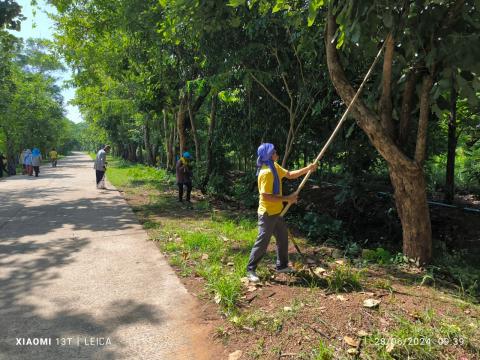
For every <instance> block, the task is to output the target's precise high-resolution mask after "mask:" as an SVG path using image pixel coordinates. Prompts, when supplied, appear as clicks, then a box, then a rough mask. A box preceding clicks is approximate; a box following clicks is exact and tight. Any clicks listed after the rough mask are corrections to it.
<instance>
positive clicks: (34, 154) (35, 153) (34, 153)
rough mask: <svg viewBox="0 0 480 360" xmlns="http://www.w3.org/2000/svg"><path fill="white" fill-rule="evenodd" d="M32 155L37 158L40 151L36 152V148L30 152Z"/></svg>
mask: <svg viewBox="0 0 480 360" xmlns="http://www.w3.org/2000/svg"><path fill="white" fill-rule="evenodd" d="M32 155H33V156H39V155H40V150H38V149H37V148H34V149H33V151H32Z"/></svg>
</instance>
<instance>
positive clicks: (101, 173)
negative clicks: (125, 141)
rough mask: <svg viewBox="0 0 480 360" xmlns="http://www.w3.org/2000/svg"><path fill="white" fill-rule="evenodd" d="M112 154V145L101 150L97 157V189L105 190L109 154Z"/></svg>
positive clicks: (95, 166)
mask: <svg viewBox="0 0 480 360" xmlns="http://www.w3.org/2000/svg"><path fill="white" fill-rule="evenodd" d="M109 152H110V145H105V146H104V147H103V148H101V149H100V150H99V151H98V153H97V156H96V157H95V164H94V166H93V167H94V169H95V175H96V179H97V189H105V180H104V177H105V171H107V154H108V153H109Z"/></svg>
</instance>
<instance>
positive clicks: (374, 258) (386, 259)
mask: <svg viewBox="0 0 480 360" xmlns="http://www.w3.org/2000/svg"><path fill="white" fill-rule="evenodd" d="M362 258H363V259H364V260H365V261H367V262H371V263H375V264H380V265H386V264H391V263H392V254H391V253H390V251H388V250H385V249H384V248H381V247H379V248H376V249H375V250H369V249H364V250H363V251H362Z"/></svg>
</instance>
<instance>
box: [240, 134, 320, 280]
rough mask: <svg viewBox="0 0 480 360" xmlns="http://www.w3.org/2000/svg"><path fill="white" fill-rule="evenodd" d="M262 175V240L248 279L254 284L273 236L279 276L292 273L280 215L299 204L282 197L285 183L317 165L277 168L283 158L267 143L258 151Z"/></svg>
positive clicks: (256, 246) (292, 196)
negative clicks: (284, 204)
mask: <svg viewBox="0 0 480 360" xmlns="http://www.w3.org/2000/svg"><path fill="white" fill-rule="evenodd" d="M257 155H258V159H257V168H258V170H257V175H258V192H259V195H260V197H259V203H258V237H257V240H256V241H255V244H254V245H253V248H252V251H251V253H250V259H249V261H248V265H247V277H248V279H249V280H250V281H251V282H258V281H260V279H259V278H258V276H257V273H256V269H257V266H258V263H259V262H260V260H261V259H262V258H263V256H264V255H265V253H266V251H267V247H268V244H269V242H270V238H271V237H272V235H274V236H275V239H276V241H277V264H276V268H277V272H278V273H291V272H293V270H292V269H291V268H290V267H289V266H288V230H287V225H286V224H285V220H284V219H283V217H282V216H280V213H281V212H282V210H283V203H284V202H288V203H293V204H294V203H296V202H297V195H296V194H295V193H293V194H290V195H287V196H283V195H282V179H283V178H287V179H296V178H298V177H300V176H302V175H304V174H306V173H307V172H309V171H315V170H316V169H317V164H310V165H308V166H306V167H304V168H302V169H300V170H295V171H288V170H285V169H284V168H282V167H281V166H280V165H278V164H277V160H278V158H279V156H278V154H277V152H276V150H275V147H274V146H273V144H270V143H264V144H261V145H260V146H259V147H258V150H257Z"/></svg>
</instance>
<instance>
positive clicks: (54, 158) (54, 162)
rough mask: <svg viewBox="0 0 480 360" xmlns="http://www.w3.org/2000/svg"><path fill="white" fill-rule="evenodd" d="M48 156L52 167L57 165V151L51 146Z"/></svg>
mask: <svg viewBox="0 0 480 360" xmlns="http://www.w3.org/2000/svg"><path fill="white" fill-rule="evenodd" d="M48 156H49V157H50V162H51V163H52V167H57V158H58V153H57V150H55V148H52V150H51V151H50V152H49V153H48Z"/></svg>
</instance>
